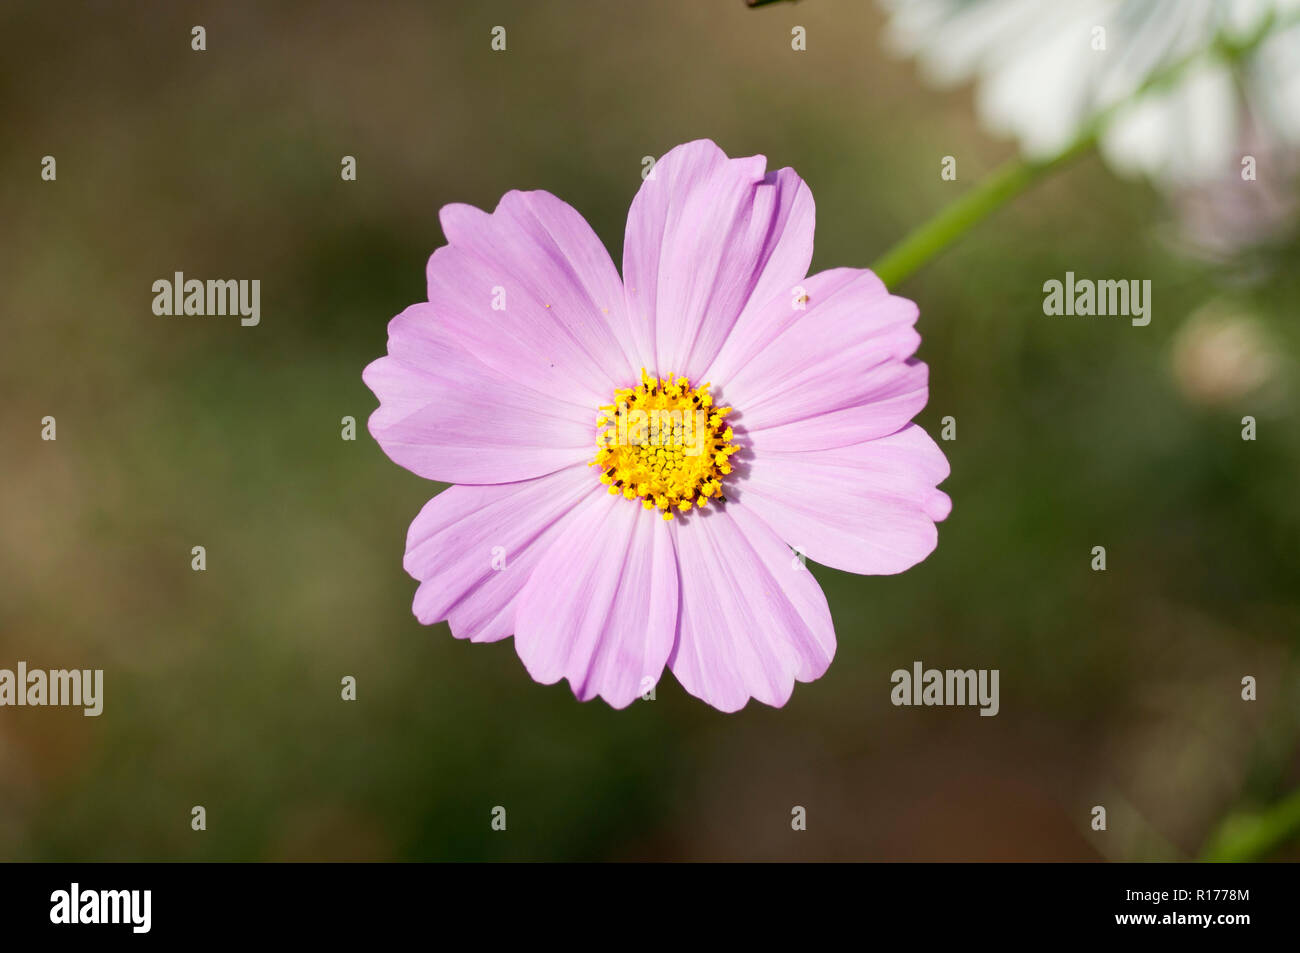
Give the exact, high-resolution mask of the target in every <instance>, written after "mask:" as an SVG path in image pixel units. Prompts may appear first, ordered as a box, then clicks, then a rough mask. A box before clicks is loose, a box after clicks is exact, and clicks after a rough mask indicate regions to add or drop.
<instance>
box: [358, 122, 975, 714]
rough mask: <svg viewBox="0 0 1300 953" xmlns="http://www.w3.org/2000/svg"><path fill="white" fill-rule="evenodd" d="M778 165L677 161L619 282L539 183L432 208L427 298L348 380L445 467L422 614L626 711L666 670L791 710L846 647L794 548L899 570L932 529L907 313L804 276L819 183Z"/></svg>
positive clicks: (646, 187)
mask: <svg viewBox="0 0 1300 953" xmlns="http://www.w3.org/2000/svg"><path fill="white" fill-rule="evenodd" d="M766 164H767V162H766V159H765V158H764V157H763V156H750V157H749V158H744V159H729V158H728V157H727V156H726V155H725V154H724V153H723V152H722V150H721V149H719V148H718V147H717V146H716V145H715V144H714V143H712V142H710V141H707V140H700V141H696V142H690V143H686V144H685V145H681V146H678V147H677V148H675V149H673V150H672V151H671V152H669V153H668V154H667V155H665V156H664V157H663V158H662V159H661V160H660V161H659V162H658V163H657V164H656V165H655V166H654V168H653V173H652V174H651V175H650V176H649V177H648V178H647V179H646V181H645V183H644V184H643V185H642V186H641V189H640V191H639V192H638V193H637V196H636V198H635V199H634V200H633V202H632V207H631V209H630V210H629V212H628V218H627V233H626V236H625V241H624V250H623V278H622V280H620V279H619V274H618V271H617V270H616V269H615V267H614V264H613V262H612V261H611V260H610V257H609V254H608V253H607V252H606V250H605V248H604V247H603V246H602V245H601V242H600V240H599V239H598V238H597V237H596V235H595V233H594V232H593V231H592V230H591V228H590V226H588V225H587V223H586V221H585V220H584V219H583V218H582V216H581V215H579V214H578V213H577V212H576V211H574V209H572V208H571V207H570V206H568V205H566V204H565V203H564V202H562V201H560V200H559V199H558V198H556V197H555V196H553V195H551V194H549V193H547V192H510V193H508V194H507V195H506V196H505V197H504V198H502V199H501V202H500V204H498V205H497V208H496V211H494V212H492V213H490V214H489V213H487V212H484V211H480V210H479V209H477V208H473V207H471V206H467V205H448V206H446V207H445V208H443V210H442V212H441V216H440V218H441V222H442V227H443V231H444V232H445V233H446V236H447V242H448V244H447V245H446V246H445V247H442V248H439V249H438V250H437V251H435V252H434V253H433V256H432V257H431V258H430V259H429V264H428V269H427V276H428V286H429V300H428V302H427V303H423V304H416V305H412V306H411V307H409V308H407V309H406V310H405V311H403V312H402V313H401V314H399V315H398V316H397V317H396V318H394V319H393V320H392V322H391V323H390V324H389V326H388V356H386V357H381V358H379V359H378V360H376V361H375V362H373V363H372V364H370V365H369V366H368V367H367V368H366V369H365V372H364V375H363V377H364V379H365V382H366V384H367V385H368V386H369V387H370V389H371V390H372V391H374V393H375V395H376V396H377V397H378V398H379V401H380V406H379V408H378V409H377V410H376V411H375V412H374V414H373V415H372V416H371V417H370V433H371V434H372V435H373V436H374V438H375V440H376V441H378V443H379V445H380V446H381V447H382V448H383V449H384V452H385V453H387V454H388V456H389V457H391V458H392V459H393V461H394V462H396V463H398V464H399V465H401V466H403V467H406V468H407V469H409V470H411V471H412V472H414V473H417V474H419V475H420V476H422V477H425V478H427V479H430V480H438V481H443V482H447V483H453V484H456V485H455V486H452V487H450V488H448V489H446V490H444V491H443V492H442V493H440V494H438V495H437V496H435V497H434V498H433V499H432V500H430V501H429V503H428V504H427V505H425V507H424V509H423V510H421V512H420V514H419V515H418V516H417V517H416V518H415V521H414V522H413V523H412V524H411V527H410V531H409V533H408V535H407V541H406V559H405V568H406V570H407V572H409V573H410V574H411V575H412V576H413V577H415V578H416V579H417V580H419V582H420V586H419V589H418V590H417V592H416V594H415V603H414V611H415V615H416V617H417V618H418V619H419V620H420V621H421V622H422V623H425V624H432V623H435V622H440V621H443V620H446V621H447V622H448V623H449V625H450V627H451V631H452V634H453V635H455V636H456V637H457V638H463V639H470V640H471V641H474V642H492V641H496V640H498V639H503V638H505V637H507V636H509V635H512V634H513V635H514V637H515V648H516V650H517V651H518V653H519V657H520V659H521V660H522V661H523V663H524V666H525V668H527V669H528V672H529V674H530V675H532V677H533V678H534V679H536V680H537V681H539V682H543V683H546V684H551V683H554V682H556V681H559V680H560V679H561V678H567V679H568V680H569V683H570V685H571V686H572V688H573V692H574V694H575V695H576V696H577V697H578V698H579V699H581V700H583V701H586V700H589V699H591V698H594V697H595V696H597V695H599V696H601V697H602V698H604V699H605V700H606V701H607V702H608V703H609V704H610V705H612V706H614V707H615V708H622V707H624V706H626V705H628V704H629V703H630V702H631V701H632V700H633V699H635V698H636V697H637V696H638V695H642V694H644V693H646V692H647V691H648V690H649V688H650V687H651V686H653V685H654V684H655V683H656V682H657V681H658V680H659V677H660V676H661V675H662V673H663V670H664V667H665V666H667V667H668V668H669V669H671V670H672V672H673V674H674V675H675V676H676V677H677V680H678V681H679V682H681V684H682V686H683V687H684V688H685V689H686V690H687V691H688V692H690V693H691V694H693V695H695V696H697V697H699V698H702V699H704V700H705V701H707V702H708V703H709V704H711V705H713V706H714V707H716V708H719V709H721V710H723V711H736V710H738V709H740V708H743V707H744V705H745V704H746V702H748V700H749V699H750V698H756V699H758V700H759V701H761V702H764V703H766V704H768V705H774V706H780V705H783V704H785V702H786V701H787V700H788V699H789V698H790V695H791V692H792V691H793V689H794V683H795V681H801V682H807V681H812V680H813V679H815V678H818V677H819V676H821V675H822V673H823V672H825V671H826V669H827V667H828V666H829V665H830V662H831V657H832V656H833V655H834V654H835V630H834V628H833V626H832V624H831V615H830V611H829V609H828V608H827V605H826V598H825V596H823V595H822V591H821V589H820V587H819V586H818V585H817V582H816V580H815V579H814V578H813V576H812V573H810V572H808V571H807V570H806V568H805V567H804V565H803V559H802V557H803V556H806V557H807V558H808V559H811V560H814V561H816V562H819V563H822V564H824V565H827V566H833V567H835V568H837V569H843V570H847V571H849V572H855V573H870V574H879V573H897V572H901V571H902V570H904V569H907V568H908V567H909V566H912V565H914V564H916V563H917V562H919V561H920V560H922V559H924V558H925V557H926V556H927V555H929V553H930V552H931V551H932V550H933V549H934V547H935V545H936V541H937V530H936V528H935V522H936V521H938V520H942V519H943V518H944V517H945V516H947V515H948V512H949V509H950V508H951V504H950V502H949V500H948V497H947V495H945V494H944V493H943V492H941V491H939V490H938V489H936V485H937V484H939V483H940V482H942V481H943V480H944V479H945V478H946V477H947V475H948V463H947V460H946V459H945V458H944V456H943V453H942V452H941V451H940V450H939V448H938V447H937V446H936V445H935V443H934V441H933V440H931V439H930V438H929V437H928V436H927V435H926V434H925V432H924V431H923V430H921V429H920V428H919V427H917V426H916V425H915V424H912V423H911V422H910V421H911V419H912V417H913V415H915V414H916V413H917V412H918V411H919V410H920V409H921V408H922V407H924V406H925V402H926V398H927V396H928V384H927V369H926V366H925V365H924V364H922V363H921V362H919V361H917V360H915V359H913V357H912V355H913V353H914V352H915V351H916V348H917V345H918V344H919V343H920V337H919V336H918V335H917V333H916V331H915V330H914V328H913V325H914V324H915V322H916V317H917V308H916V305H915V304H913V303H912V302H911V301H908V300H906V299H903V298H899V297H895V296H893V295H890V294H889V292H888V291H887V290H886V289H885V287H884V285H883V284H882V283H881V282H880V280H879V279H878V278H876V276H875V275H873V274H872V273H871V272H870V271H865V270H861V269H852V268H836V269H832V270H829V271H824V272H820V273H818V274H816V275H811V276H808V275H807V273H808V265H809V262H810V261H811V260H812V252H813V199H812V193H811V192H810V191H809V189H808V186H807V185H805V184H804V182H803V181H802V180H801V179H800V178H799V177H798V176H797V175H796V174H795V173H794V171H793V170H791V169H781V170H780V171H778V172H767V171H766ZM792 547H793V548H792Z"/></svg>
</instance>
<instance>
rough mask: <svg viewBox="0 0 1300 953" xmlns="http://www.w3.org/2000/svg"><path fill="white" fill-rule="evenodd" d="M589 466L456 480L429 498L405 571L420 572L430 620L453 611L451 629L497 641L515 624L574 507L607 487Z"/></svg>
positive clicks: (423, 615)
mask: <svg viewBox="0 0 1300 953" xmlns="http://www.w3.org/2000/svg"><path fill="white" fill-rule="evenodd" d="M592 472H593V471H591V470H590V469H589V468H587V467H585V466H583V465H578V466H573V467H568V468H567V469H564V470H560V471H558V472H556V473H552V474H550V475H549V476H544V477H540V478H538V479H535V480H527V481H525V482H522V483H506V484H501V485H498V486H453V487H449V488H447V489H446V490H443V491H442V492H441V493H439V494H438V495H437V496H435V497H434V498H433V499H431V500H430V501H429V502H428V503H426V504H425V506H424V509H422V510H421V511H420V514H419V515H418V516H417V517H416V518H415V520H414V521H413V522H412V523H411V528H410V530H409V531H408V532H407V534H406V558H405V559H404V560H403V565H404V566H405V568H406V571H407V572H408V573H410V574H411V575H412V576H413V577H414V578H416V579H418V580H420V588H419V589H418V590H416V593H415V604H414V606H413V608H414V611H415V616H416V618H418V619H419V620H420V621H421V622H423V623H424V624H425V625H432V624H433V623H435V622H441V621H442V620H443V619H447V620H448V621H449V622H450V623H451V631H452V634H453V635H455V636H456V638H458V639H465V638H467V639H469V640H470V641H471V642H495V641H496V640H498V639H503V638H505V637H506V636H507V635H510V634H511V633H512V632H514V621H515V605H516V603H517V596H518V594H519V590H521V589H522V588H523V587H524V583H525V582H527V581H528V577H529V576H530V575H531V574H532V572H533V569H534V568H535V567H536V566H537V564H538V562H539V560H540V559H541V556H542V554H543V553H545V552H546V549H547V547H548V546H549V545H550V543H551V542H552V541H553V540H554V539H555V537H556V536H557V535H558V533H559V531H560V529H561V528H562V527H563V526H564V524H565V520H566V517H567V514H568V513H569V512H570V510H571V509H572V508H573V507H574V506H575V505H577V504H578V502H579V501H580V500H582V499H583V497H584V496H592V495H597V494H604V493H605V487H604V486H602V485H601V484H600V483H599V482H598V481H597V480H596V479H595V478H594V477H593V476H592Z"/></svg>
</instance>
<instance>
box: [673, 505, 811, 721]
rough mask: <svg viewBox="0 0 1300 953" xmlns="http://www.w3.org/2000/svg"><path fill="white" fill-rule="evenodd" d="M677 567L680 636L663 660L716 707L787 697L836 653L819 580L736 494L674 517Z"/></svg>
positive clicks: (781, 701)
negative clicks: (732, 499) (721, 502)
mask: <svg viewBox="0 0 1300 953" xmlns="http://www.w3.org/2000/svg"><path fill="white" fill-rule="evenodd" d="M673 537H674V540H675V542H676V545H677V565H678V572H679V573H680V576H681V592H682V595H681V600H682V609H681V619H680V622H679V625H678V636H677V645H676V647H674V649H673V653H672V656H671V658H670V659H669V660H668V665H669V667H670V668H671V669H672V670H673V674H674V675H676V676H677V680H678V681H679V682H681V683H682V687H684V688H685V689H686V690H687V691H688V692H690V693H691V694H692V695H695V696H696V697H698V698H702V699H704V700H705V701H706V702H708V703H709V704H710V705H712V706H713V707H715V708H718V709H721V710H722V711H738V710H739V709H741V708H743V707H744V706H745V703H746V702H747V701H748V700H749V699H750V698H751V697H752V698H756V699H758V700H759V701H761V702H763V703H764V704H767V705H774V706H778V707H779V706H781V705H784V704H785V703H786V701H788V700H789V698H790V694H791V692H793V690H794V683H795V680H796V679H797V680H798V681H801V682H810V681H812V680H813V679H815V678H819V677H820V676H821V675H822V674H823V673H824V672H825V671H826V669H827V667H828V666H829V665H830V663H831V658H832V657H833V656H834V654H835V629H834V627H833V626H832V625H831V616H830V610H829V609H828V608H827V607H826V597H825V596H823V595H822V591H821V587H819V586H818V585H817V580H815V579H814V578H813V576H812V573H810V572H809V571H808V570H807V569H806V568H805V567H803V566H802V564H801V563H800V562H799V560H798V559H797V558H796V557H795V554H794V553H793V552H791V550H790V548H789V547H788V546H786V545H785V544H784V543H782V542H781V540H780V539H779V538H778V537H777V535H776V534H775V533H773V532H772V530H771V529H770V528H769V527H768V526H767V525H766V524H765V523H764V522H763V521H762V520H761V519H759V518H758V517H757V516H755V515H754V514H753V513H751V512H749V511H748V510H747V509H746V508H745V507H744V506H737V505H734V504H733V503H727V504H724V505H723V507H722V508H712V509H708V510H700V511H695V512H692V513H691V514H690V516H689V518H688V519H685V520H682V521H680V523H678V522H677V521H674V523H673Z"/></svg>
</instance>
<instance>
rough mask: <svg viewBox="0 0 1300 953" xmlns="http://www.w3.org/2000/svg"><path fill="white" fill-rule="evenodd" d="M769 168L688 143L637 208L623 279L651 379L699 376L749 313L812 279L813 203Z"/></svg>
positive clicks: (790, 179) (788, 174)
mask: <svg viewBox="0 0 1300 953" xmlns="http://www.w3.org/2000/svg"><path fill="white" fill-rule="evenodd" d="M766 165H767V160H766V159H765V158H764V157H763V156H750V157H748V158H744V159H728V158H727V156H726V154H725V153H724V152H723V151H722V150H721V149H719V148H718V147H717V146H716V145H715V144H714V143H712V142H710V141H708V140H707V139H701V140H697V141H695V142H688V143H686V144H685V145H680V146H678V147H677V148H675V149H673V150H672V151H670V152H669V153H668V154H667V155H665V156H664V157H663V158H662V159H660V160H659V162H658V163H656V164H655V167H654V170H653V173H652V175H651V177H649V178H647V179H646V180H645V182H644V183H643V184H642V186H641V189H640V191H638V192H637V194H636V198H635V199H633V201H632V207H631V209H630V210H629V211H628V216H627V233H626V237H625V239H624V245H623V279H624V284H625V285H626V288H627V303H628V313H629V314H630V315H631V318H632V321H633V323H634V324H636V323H638V322H641V323H644V324H645V325H646V326H647V327H648V328H651V329H653V332H654V355H653V361H652V364H648V365H647V366H648V367H649V368H650V369H651V370H652V371H653V370H654V369H655V368H657V372H658V373H660V374H667V373H675V374H687V375H689V376H692V377H695V376H697V375H699V374H700V373H701V372H702V371H703V370H704V368H706V367H707V366H708V365H709V363H710V361H712V359H713V357H714V355H715V354H717V353H718V350H719V348H721V347H722V343H723V341H724V340H725V339H726V337H727V333H728V332H729V331H730V330H731V327H732V325H733V324H735V323H736V321H737V319H738V318H739V317H740V316H741V314H742V312H744V310H745V309H746V307H749V306H756V305H762V304H763V303H765V302H766V301H768V300H769V299H771V298H773V297H776V296H777V295H782V296H785V295H787V294H788V292H789V290H790V288H791V287H792V286H793V285H795V284H797V283H798V282H799V280H800V279H802V278H803V276H804V275H806V274H807V273H808V263H809V262H810V261H811V260H812V250H813V219H814V208H813V200H812V193H811V192H810V191H809V189H808V187H807V186H806V185H805V184H804V183H803V181H802V180H801V179H800V178H799V177H798V176H797V175H795V173H794V171H793V170H791V169H782V170H780V171H778V172H766V171H765V169H766Z"/></svg>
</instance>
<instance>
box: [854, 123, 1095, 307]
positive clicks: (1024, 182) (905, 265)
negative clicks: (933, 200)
mask: <svg viewBox="0 0 1300 953" xmlns="http://www.w3.org/2000/svg"><path fill="white" fill-rule="evenodd" d="M1095 141H1096V140H1095V139H1094V138H1093V137H1091V136H1089V137H1088V138H1086V139H1079V140H1078V141H1076V142H1075V143H1074V144H1073V145H1071V146H1070V148H1068V149H1065V150H1063V151H1062V152H1060V153H1059V154H1057V155H1056V156H1053V157H1052V158H1050V159H1047V160H1046V161H1042V162H1031V161H1029V160H1028V159H1011V160H1010V161H1008V162H1005V163H1003V164H1002V165H1000V166H999V167H998V168H997V169H995V170H994V171H993V173H992V174H991V175H989V177H988V178H986V179H985V180H984V181H983V182H981V183H980V184H979V185H977V186H975V188H973V189H971V190H970V191H969V192H967V193H966V194H965V195H963V196H962V197H961V198H959V199H957V200H956V201H955V202H953V203H952V204H951V205H949V206H948V207H947V208H945V209H943V210H942V211H941V212H940V213H939V214H938V215H936V216H935V217H934V218H932V219H930V221H928V222H926V223H925V224H924V225H922V226H921V227H920V228H917V229H915V230H914V231H913V232H911V234H909V235H908V236H907V237H906V238H904V239H903V240H902V241H901V242H899V243H898V244H897V245H895V246H894V247H893V248H891V249H890V250H889V251H887V252H886V253H885V254H884V255H883V256H881V257H880V258H879V259H877V260H876V263H875V264H874V265H872V266H871V270H872V271H874V272H875V273H876V274H877V275H878V276H879V277H880V280H881V281H883V282H884V283H885V286H886V287H889V288H892V287H894V286H895V285H897V284H898V283H899V282H900V281H903V280H904V279H906V278H907V277H909V276H910V275H911V274H912V273H913V272H914V271H916V270H917V269H918V268H920V267H921V266H922V265H924V264H925V263H926V262H928V261H929V260H930V259H931V258H934V257H935V256H936V255H938V254H939V253H940V252H941V251H943V250H944V249H945V248H947V247H948V246H949V245H951V244H952V243H953V242H955V241H956V240H957V239H958V238H960V237H961V236H962V235H965V234H966V233H967V232H968V231H970V230H971V229H972V228H974V227H975V226H976V225H978V224H979V223H980V222H981V221H983V220H984V219H985V218H987V217H988V216H989V215H991V214H992V213H993V212H995V211H996V210H997V209H999V208H1001V207H1002V206H1003V205H1005V204H1006V203H1007V202H1009V201H1010V200H1011V199H1013V198H1015V197H1016V196H1017V195H1019V194H1020V193H1021V192H1023V191H1024V190H1025V189H1027V188H1029V186H1031V185H1033V184H1034V183H1035V182H1037V181H1038V180H1039V179H1040V178H1042V177H1043V176H1044V175H1046V174H1047V173H1048V172H1050V171H1051V170H1053V169H1055V168H1058V167H1059V166H1062V165H1065V164H1066V163H1067V162H1069V161H1070V160H1071V159H1073V158H1074V157H1075V156H1077V155H1080V154H1082V153H1084V152H1086V151H1088V149H1090V148H1091V147H1092V145H1093V143H1094V142H1095Z"/></svg>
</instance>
